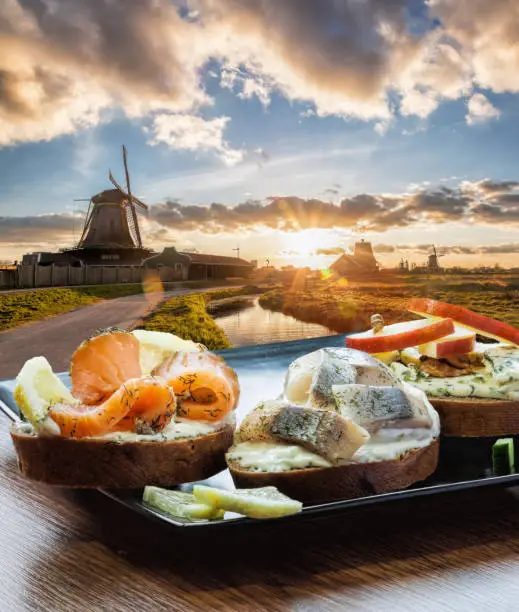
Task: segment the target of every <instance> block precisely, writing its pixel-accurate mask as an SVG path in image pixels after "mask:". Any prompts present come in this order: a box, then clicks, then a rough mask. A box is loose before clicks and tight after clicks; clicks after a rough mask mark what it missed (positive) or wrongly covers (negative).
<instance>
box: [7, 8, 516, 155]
mask: <svg viewBox="0 0 519 612" xmlns="http://www.w3.org/2000/svg"><path fill="white" fill-rule="evenodd" d="M193 7H194V8H193ZM427 8H428V12H426V13H424V14H423V15H421V16H419V17H416V16H413V17H412V18H410V11H409V6H408V2H406V1H405V0H392V1H391V2H387V1H383V0H365V1H364V2H358V0H342V1H341V2H337V1H335V0H322V1H320V2H315V0H283V2H279V1H278V0H263V1H262V2H257V1H256V0H192V1H190V2H189V3H188V5H186V2H185V1H184V0H132V2H124V1H123V0H97V1H95V2H93V1H91V0H75V2H74V3H71V2H69V1H68V0H4V1H3V2H2V3H1V4H0V146H1V145H9V144H14V143H17V142H27V141H38V140H50V139H52V138H55V137H57V136H60V135H63V134H71V133H74V132H76V131H78V130H82V129H85V128H89V127H92V126H95V125H97V124H98V123H99V122H101V121H105V120H106V121H108V120H110V118H112V117H113V116H114V115H115V114H117V113H123V114H125V115H126V116H128V117H132V118H147V119H148V124H149V121H152V122H153V116H154V115H155V114H158V117H161V116H166V117H170V116H171V117H178V116H181V117H183V116H191V117H195V116H196V117H198V118H199V117H200V112H201V110H202V109H204V107H207V106H210V105H211V104H212V103H213V99H212V98H211V96H210V95H209V94H208V93H207V91H206V89H205V79H206V78H211V79H214V75H217V77H218V82H219V83H220V85H221V87H224V88H228V89H229V90H230V91H232V92H234V94H235V95H236V96H238V97H239V98H242V99H258V100H259V101H260V102H261V104H262V105H263V106H264V107H265V108H267V107H268V106H269V103H270V100H271V97H272V95H273V94H274V93H276V94H277V95H281V96H284V97H285V98H286V99H287V100H289V101H290V102H293V101H299V102H301V103H304V104H305V105H306V107H307V108H306V111H304V112H303V113H302V114H309V113H315V114H316V115H317V116H329V115H334V116H338V117H343V118H345V119H348V118H357V119H361V120H366V121H374V126H375V129H377V131H379V132H380V133H383V132H384V131H385V130H386V129H387V127H388V126H389V125H390V124H391V121H392V120H393V118H394V116H395V114H398V113H400V114H402V115H405V116H407V115H413V116H417V117H420V118H425V117H427V116H429V115H430V114H431V113H432V112H434V110H435V109H436V108H437V107H438V106H439V105H440V104H441V103H442V102H443V101H444V100H456V99H460V98H462V97H465V96H471V97H470V99H469V103H468V105H469V112H468V114H467V121H468V122H469V123H476V122H481V121H483V120H488V119H490V118H495V117H497V116H498V113H499V111H498V110H497V109H495V108H494V107H493V106H492V105H491V104H490V102H488V100H487V98H486V97H485V95H484V94H482V93H476V94H472V95H471V92H472V90H473V89H474V87H478V88H480V89H484V90H489V91H493V92H498V93H499V92H517V91H519V48H518V46H517V40H518V38H519V25H518V24H519V4H518V3H514V2H510V1H509V0H493V1H492V2H488V1H487V0H429V2H428V3H427ZM188 9H189V10H188ZM213 85H214V83H213ZM213 89H214V87H212V89H211V91H213ZM158 117H157V118H158ZM201 120H202V121H204V120H203V119H201ZM173 121H178V119H173ZM206 121H207V120H206ZM145 123H146V122H145ZM159 123H160V122H159ZM204 129H205V128H204ZM166 133H167V134H169V132H167V131H166ZM166 141H167V143H168V144H169V145H170V146H177V145H178V143H179V142H182V139H180V140H179V139H178V138H174V139H173V140H172V139H171V138H170V137H169V136H166V139H165V140H164V142H166ZM222 146H223V145H222ZM189 150H193V149H189ZM210 150H212V151H213V152H215V153H216V154H217V155H219V156H220V157H222V159H223V160H224V161H227V162H228V163H231V164H232V163H236V162H237V161H238V160H239V158H241V154H238V153H235V152H234V151H236V149H234V148H232V147H231V146H230V145H227V146H226V148H225V150H224V151H223V152H222V149H221V148H218V147H213V148H211V149H210Z"/></svg>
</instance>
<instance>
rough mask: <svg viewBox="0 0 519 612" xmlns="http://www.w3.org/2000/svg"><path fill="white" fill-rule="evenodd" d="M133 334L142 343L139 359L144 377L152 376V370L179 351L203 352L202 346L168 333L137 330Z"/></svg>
mask: <svg viewBox="0 0 519 612" xmlns="http://www.w3.org/2000/svg"><path fill="white" fill-rule="evenodd" d="M132 334H133V335H134V336H135V337H136V338H137V340H138V341H139V343H140V352H139V358H140V363H141V370H142V373H143V375H145V376H146V375H148V374H151V372H152V370H153V369H154V368H156V367H157V366H159V365H160V364H161V363H163V362H164V361H165V360H166V359H167V358H168V357H169V356H170V355H172V354H173V353H176V352H177V351H203V350H205V347H204V346H203V345H202V344H198V343H196V342H193V341H192V340H183V339H182V338H179V337H178V336H175V335H174V334H168V333H166V332H158V331H148V330H146V329H136V330H134V331H132Z"/></svg>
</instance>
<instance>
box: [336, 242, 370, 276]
mask: <svg viewBox="0 0 519 612" xmlns="http://www.w3.org/2000/svg"><path fill="white" fill-rule="evenodd" d="M330 270H331V271H332V272H334V273H335V274H337V275H339V276H365V275H367V274H374V273H376V272H378V270H379V265H378V262H377V260H376V259H375V255H374V254H373V249H372V247H371V242H366V241H365V240H360V241H358V242H356V243H355V247H354V249H353V255H352V254H350V253H343V254H342V255H341V256H340V257H339V259H337V261H335V262H334V263H333V264H332V265H331V266H330Z"/></svg>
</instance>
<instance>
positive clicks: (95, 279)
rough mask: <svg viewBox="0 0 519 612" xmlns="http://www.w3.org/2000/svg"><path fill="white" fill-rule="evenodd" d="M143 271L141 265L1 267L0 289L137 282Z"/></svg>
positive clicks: (140, 278)
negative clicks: (4, 268)
mask: <svg viewBox="0 0 519 612" xmlns="http://www.w3.org/2000/svg"><path fill="white" fill-rule="evenodd" d="M144 273H145V270H144V268H142V267H141V266H82V267H80V268H76V267H72V266H63V265H61V266H60V265H54V264H52V265H50V266H39V265H19V266H17V267H16V268H15V269H7V270H0V289H32V288H36V287H68V286H77V285H106V284H110V285H113V284H118V283H140V282H142V280H143V278H144Z"/></svg>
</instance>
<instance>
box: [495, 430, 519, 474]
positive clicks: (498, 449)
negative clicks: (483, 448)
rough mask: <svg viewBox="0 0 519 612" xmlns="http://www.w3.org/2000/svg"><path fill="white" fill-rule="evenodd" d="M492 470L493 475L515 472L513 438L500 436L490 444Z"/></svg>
mask: <svg viewBox="0 0 519 612" xmlns="http://www.w3.org/2000/svg"><path fill="white" fill-rule="evenodd" d="M492 470H493V472H494V475H495V476H505V475H507V474H512V473H513V472H515V453H514V439H513V438H501V439H499V440H497V441H496V442H494V445H493V446H492Z"/></svg>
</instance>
